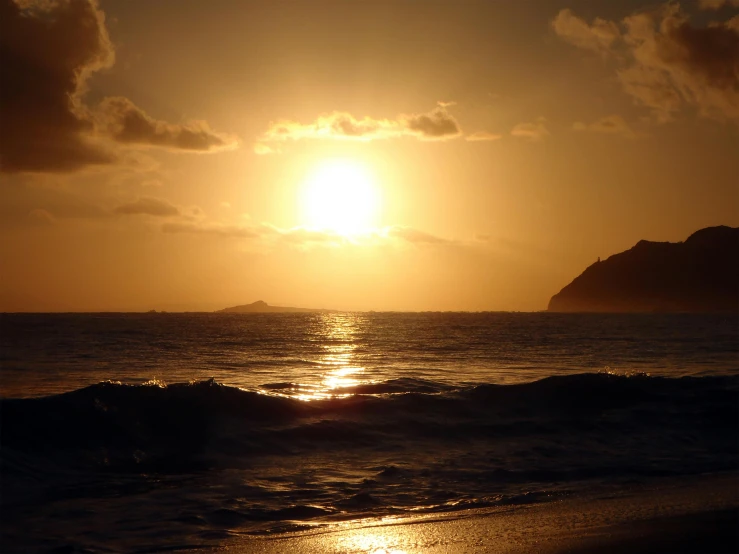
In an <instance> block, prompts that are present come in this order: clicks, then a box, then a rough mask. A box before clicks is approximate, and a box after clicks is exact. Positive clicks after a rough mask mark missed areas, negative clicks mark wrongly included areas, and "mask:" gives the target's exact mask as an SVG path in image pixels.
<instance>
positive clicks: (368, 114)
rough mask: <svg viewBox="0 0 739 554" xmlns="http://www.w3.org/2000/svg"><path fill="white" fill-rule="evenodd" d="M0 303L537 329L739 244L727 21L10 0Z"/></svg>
mask: <svg viewBox="0 0 739 554" xmlns="http://www.w3.org/2000/svg"><path fill="white" fill-rule="evenodd" d="M0 56H1V57H0V68H1V70H2V73H3V76H2V79H0V91H1V93H2V96H1V98H0V101H1V102H0V107H1V110H0V130H1V132H0V233H1V235H0V236H1V238H2V240H0V310H12V311H57V310H64V311H97V310H110V311H116V310H121V311H128V310H149V309H159V310H213V309H219V308H222V307H225V306H230V305H234V304H243V303H248V302H253V301H255V300H258V299H263V300H265V301H267V302H269V303H271V304H277V305H292V306H306V307H323V308H335V309H349V310H371V309H372V310H540V309H545V308H546V305H547V302H548V300H549V298H550V296H551V295H553V294H554V293H556V292H557V291H559V289H560V288H561V287H562V286H564V285H565V284H567V283H568V282H569V281H570V280H571V279H572V278H574V277H575V276H576V275H577V274H579V273H580V272H581V271H582V270H583V269H584V268H585V267H586V266H587V265H589V264H590V263H592V262H593V261H595V259H596V258H597V257H598V256H600V257H607V256H609V255H611V254H613V253H616V252H619V251H622V250H624V249H627V248H629V247H631V246H632V245H633V244H634V243H636V242H637V241H638V240H640V239H649V240H660V241H665V240H669V241H679V240H684V239H685V238H687V236H688V235H689V234H690V233H692V232H693V231H695V230H697V229H699V228H702V227H707V226H712V225H722V224H723V225H731V226H739V2H737V1H736V0H701V1H697V0H696V1H691V2H688V1H684V2H682V3H675V2H673V3H669V4H654V3H645V2H634V1H625V2H607V1H589V0H578V1H571V2H567V3H563V2H561V1H553V0H551V1H550V0H531V1H527V2H518V1H515V2H514V1H513V0H510V1H507V0H505V1H496V2H490V1H479V2H472V1H470V2H456V1H453V0H448V1H434V2H417V1H415V0H414V1H411V0H408V1H401V0H398V1H391V0H386V1H378V2H375V1H371V2H370V1H366V2H365V1H352V0H341V1H340V0H335V1H326V2H323V1H315V2H287V1H285V2H282V1H266V0H265V1H262V2H249V1H235V0H234V1H221V0H212V1H209V2H207V3H206V2H200V1H190V0H158V1H157V2H127V1H121V0H119V1H112V0H111V1H101V2H100V3H99V4H97V3H95V2H91V1H89V0H69V1H62V0H58V1H57V0H54V1H50V2H40V1H39V2H36V1H34V0H24V1H23V2H20V1H18V2H12V1H10V0H0Z"/></svg>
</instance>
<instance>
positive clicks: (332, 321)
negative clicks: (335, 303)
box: [262, 313, 376, 402]
mask: <svg viewBox="0 0 739 554" xmlns="http://www.w3.org/2000/svg"><path fill="white" fill-rule="evenodd" d="M359 320H360V314H354V313H327V314H321V318H320V319H319V321H318V322H317V327H318V329H317V334H318V335H319V336H320V337H321V341H322V343H323V344H322V345H321V349H322V351H323V352H322V353H321V354H320V355H319V359H318V360H317V362H316V363H317V364H318V366H319V367H321V368H325V371H323V370H322V371H321V372H320V373H319V374H318V375H313V376H312V377H313V378H314V379H315V378H316V377H318V383H315V382H308V381H306V382H299V383H293V384H292V386H291V387H290V388H287V389H284V390H281V391H278V392H277V391H271V392H268V393H267V394H277V395H280V396H289V397H291V398H295V399H298V400H303V401H306V402H307V401H311V400H326V399H329V398H345V397H348V396H351V394H352V393H351V392H346V391H344V389H347V388H351V387H356V386H358V385H362V384H367V383H372V382H376V381H373V380H369V379H362V378H361V377H362V374H363V373H364V372H365V368H364V367H362V366H361V365H359V364H358V363H357V362H358V360H357V359H356V356H355V352H354V351H355V350H356V349H357V342H356V339H357V334H358V331H359V325H360V321H359ZM262 392H266V391H262Z"/></svg>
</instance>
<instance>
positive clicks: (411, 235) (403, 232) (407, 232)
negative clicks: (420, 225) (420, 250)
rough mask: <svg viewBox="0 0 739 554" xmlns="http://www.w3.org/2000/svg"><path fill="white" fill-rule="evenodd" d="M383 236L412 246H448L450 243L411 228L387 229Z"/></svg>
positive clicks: (397, 226) (394, 227)
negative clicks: (400, 240)
mask: <svg viewBox="0 0 739 554" xmlns="http://www.w3.org/2000/svg"><path fill="white" fill-rule="evenodd" d="M385 235H386V236H389V237H392V238H397V239H402V240H404V241H406V242H410V243H412V244H449V243H451V242H452V241H450V240H448V239H444V238H441V237H437V236H436V235H432V234H431V233H426V232H425V231H419V230H418V229H413V228H412V227H403V226H399V225H395V226H393V227H389V228H387V229H386V230H385Z"/></svg>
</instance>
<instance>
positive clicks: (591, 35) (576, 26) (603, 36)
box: [552, 9, 620, 52]
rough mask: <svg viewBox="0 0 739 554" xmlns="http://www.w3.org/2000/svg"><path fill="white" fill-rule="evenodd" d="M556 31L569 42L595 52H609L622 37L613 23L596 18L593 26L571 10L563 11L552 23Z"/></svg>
mask: <svg viewBox="0 0 739 554" xmlns="http://www.w3.org/2000/svg"><path fill="white" fill-rule="evenodd" d="M552 27H553V28H554V31H555V32H556V33H557V34H558V35H559V36H560V37H562V38H563V39H565V40H566V41H567V42H569V43H571V44H574V45H575V46H578V47H579V48H585V49H587V50H594V51H596V52H597V51H607V50H608V49H609V48H610V47H611V45H612V44H613V42H614V41H615V40H616V39H617V38H618V37H619V36H620V32H619V30H618V26H617V25H616V24H615V23H614V22H612V21H606V20H605V19H601V18H599V17H596V18H595V20H594V21H593V23H592V24H590V25H589V24H588V23H587V22H586V21H585V20H583V19H581V18H579V17H577V16H575V15H574V14H573V13H572V11H571V10H569V9H565V10H561V11H560V12H559V13H558V14H557V17H555V18H554V20H553V21H552Z"/></svg>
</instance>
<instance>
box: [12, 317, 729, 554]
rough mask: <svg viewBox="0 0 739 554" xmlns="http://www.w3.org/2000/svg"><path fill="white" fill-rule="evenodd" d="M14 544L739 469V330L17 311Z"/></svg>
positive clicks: (161, 545) (704, 324)
mask: <svg viewBox="0 0 739 554" xmlns="http://www.w3.org/2000/svg"><path fill="white" fill-rule="evenodd" d="M0 397H1V398H2V400H1V401H0V417H1V421H0V462H1V463H2V468H1V469H2V474H1V476H2V479H1V481H0V494H1V499H0V500H1V505H0V507H1V510H2V511H1V513H0V516H1V517H0V520H1V522H0V531H1V532H2V535H1V538H0V546H2V551H3V552H26V551H28V552H36V551H49V552H52V551H53V552H156V551H171V550H177V549H184V550H186V549H190V548H192V549H195V548H198V547H212V546H214V545H222V544H227V543H228V541H230V540H232V539H233V538H235V537H238V538H240V539H242V540H243V539H244V538H246V539H248V537H252V536H254V537H256V536H259V537H265V536H266V537H272V536H274V537H279V536H280V535H281V534H283V533H285V532H288V531H294V530H296V529H321V528H322V527H324V526H329V525H332V524H334V523H336V522H339V521H347V520H357V519H362V518H380V517H395V516H402V515H406V514H428V513H439V514H445V515H449V514H451V515H452V516H453V514H454V513H461V512H462V511H464V510H465V509H466V508H473V507H486V506H511V505H526V504H538V503H546V502H553V501H557V500H558V499H562V498H570V497H577V495H581V494H584V493H586V492H588V491H593V490H599V489H602V490H610V489H612V488H614V487H619V486H623V485H625V484H628V483H634V482H649V481H650V480H658V479H660V478H663V477H680V476H683V475H684V476H688V475H698V474H707V473H721V472H727V471H735V470H736V469H737V467H739V457H738V456H739V441H738V440H737V437H738V436H739V320H737V317H736V316H732V315H723V316H718V315H716V316H714V315H685V314H672V315H670V314H641V315H604V314H553V313H372V312H370V313H299V314H289V313H284V314H279V313H278V314H206V313H194V314H174V313H151V314H113V313H111V314H2V315H0Z"/></svg>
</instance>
